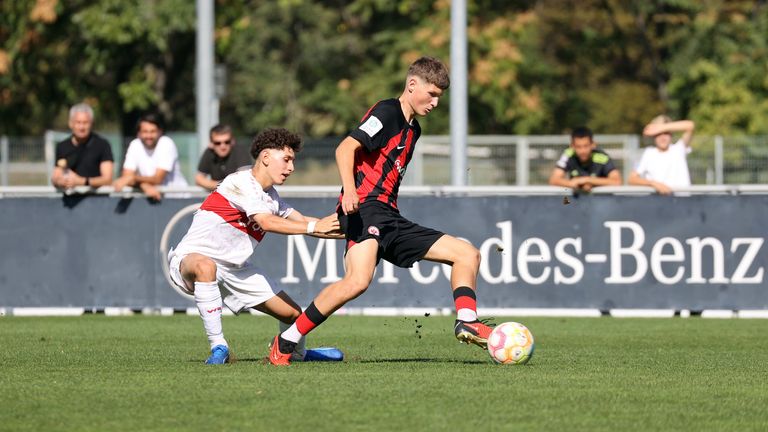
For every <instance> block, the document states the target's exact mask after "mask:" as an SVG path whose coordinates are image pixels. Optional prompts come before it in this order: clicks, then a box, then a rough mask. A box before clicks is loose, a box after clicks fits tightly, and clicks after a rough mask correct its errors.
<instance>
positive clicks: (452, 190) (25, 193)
mask: <svg viewBox="0 0 768 432" xmlns="http://www.w3.org/2000/svg"><path fill="white" fill-rule="evenodd" d="M159 189H160V191H161V192H162V193H164V194H165V197H166V198H171V199H172V198H202V197H205V196H207V195H208V191H206V190H205V189H203V188H200V187H197V186H189V187H183V188H170V187H160V188H159ZM278 191H279V192H280V195H281V196H283V197H337V196H338V195H339V191H340V187H339V186H282V187H279V188H278ZM673 192H674V195H678V196H690V195H765V194H768V185H762V184H761V185H752V184H742V185H712V186H708V185H706V186H705V185H699V186H690V187H686V188H675V189H674V190H673ZM655 193H656V192H655V190H654V189H653V188H650V187H646V186H602V187H597V188H594V189H593V190H592V194H593V195H653V194H655ZM82 194H92V195H109V196H111V197H119V198H142V197H144V196H145V195H144V194H143V193H141V192H138V191H137V190H133V189H130V188H128V189H125V190H123V191H120V192H115V190H114V189H113V188H112V187H111V186H102V187H100V188H98V189H93V188H89V187H86V186H78V187H76V188H74V189H72V190H69V191H60V190H58V189H56V188H54V187H53V186H0V199H2V198H14V197H48V198H57V197H62V196H64V195H82ZM572 194H573V191H572V190H571V189H568V188H563V187H559V186H403V187H401V188H400V195H401V196H457V195H459V196H535V195H544V196H562V195H572Z"/></svg>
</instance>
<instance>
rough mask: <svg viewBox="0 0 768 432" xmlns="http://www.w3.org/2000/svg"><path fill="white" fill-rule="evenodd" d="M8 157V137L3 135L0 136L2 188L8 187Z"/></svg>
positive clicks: (9, 164)
mask: <svg viewBox="0 0 768 432" xmlns="http://www.w3.org/2000/svg"><path fill="white" fill-rule="evenodd" d="M10 155H11V151H10V149H9V145H8V137H7V136H5V135H3V136H0V159H2V169H0V171H2V175H0V183H2V185H3V186H8V173H9V172H10V170H11V163H10Z"/></svg>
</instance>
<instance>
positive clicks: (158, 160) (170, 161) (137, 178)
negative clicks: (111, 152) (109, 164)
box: [113, 114, 187, 201]
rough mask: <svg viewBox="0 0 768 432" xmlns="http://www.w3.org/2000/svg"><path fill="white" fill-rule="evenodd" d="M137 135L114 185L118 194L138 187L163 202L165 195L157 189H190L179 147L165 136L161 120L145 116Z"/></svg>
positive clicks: (139, 125) (141, 119)
mask: <svg viewBox="0 0 768 432" xmlns="http://www.w3.org/2000/svg"><path fill="white" fill-rule="evenodd" d="M137 135H138V137H137V138H136V139H134V140H133V141H131V143H130V144H129V145H128V151H127V152H126V154H125V162H123V172H122V175H121V176H120V178H118V179H117V180H115V182H114V184H113V186H114V188H115V191H120V190H122V189H123V188H124V187H126V186H135V187H138V188H140V189H141V190H142V191H143V192H144V193H145V194H146V195H147V196H148V197H150V198H152V199H155V200H158V201H159V200H160V198H161V195H160V191H159V190H158V189H157V186H178V187H184V186H187V181H186V180H185V179H184V176H183V175H182V174H181V167H180V166H179V152H178V150H177V149H176V144H175V143H174V142H173V140H172V139H170V138H169V137H167V136H164V135H163V126H162V123H161V121H160V119H159V117H158V116H156V115H154V114H147V115H144V116H142V117H141V118H140V119H139V123H138V127H137Z"/></svg>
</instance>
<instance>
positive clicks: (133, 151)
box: [123, 138, 142, 171]
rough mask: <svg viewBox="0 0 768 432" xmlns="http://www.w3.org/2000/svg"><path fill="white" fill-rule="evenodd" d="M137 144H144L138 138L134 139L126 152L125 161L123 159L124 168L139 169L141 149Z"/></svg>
mask: <svg viewBox="0 0 768 432" xmlns="http://www.w3.org/2000/svg"><path fill="white" fill-rule="evenodd" d="M137 145H138V146H140V145H142V144H141V141H139V139H138V138H136V139H134V140H133V141H131V143H130V144H128V151H127V152H125V161H123V169H125V170H130V171H136V169H138V167H139V155H138V153H137V151H138V150H139V149H138V148H137V147H136V146H137Z"/></svg>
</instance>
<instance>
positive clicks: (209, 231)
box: [174, 170, 293, 267]
mask: <svg viewBox="0 0 768 432" xmlns="http://www.w3.org/2000/svg"><path fill="white" fill-rule="evenodd" d="M291 212H293V208H291V207H290V206H289V205H288V204H287V203H286V202H285V201H283V200H282V199H280V196H279V195H278V194H277V191H276V190H275V188H273V187H270V188H269V189H267V190H266V191H265V190H264V189H263V188H262V187H261V185H260V184H259V182H257V181H256V179H255V178H253V175H252V174H251V170H247V171H238V172H235V173H232V174H230V175H228V176H227V177H226V178H225V179H224V180H222V181H221V183H220V184H219V186H218V187H217V188H216V190H215V191H213V192H212V193H211V194H210V195H209V196H208V198H206V199H205V201H203V204H202V205H201V206H200V209H199V210H198V211H197V212H196V213H195V216H194V218H193V219H192V225H191V226H190V227H189V231H187V234H186V235H185V236H184V238H182V239H181V242H179V245H178V246H177V247H176V248H175V249H174V253H175V254H177V255H182V256H183V255H188V254H190V253H199V254H201V255H205V256H207V257H209V258H212V259H213V260H214V261H216V262H217V263H219V264H223V265H227V266H234V267H239V266H242V265H243V264H244V263H245V262H246V261H247V260H248V258H250V256H251V255H253V250H254V248H256V246H258V244H259V242H261V239H263V238H264V235H265V234H266V232H265V231H263V230H262V229H261V227H259V226H258V224H257V223H256V222H254V221H252V220H251V218H250V217H251V216H252V215H254V214H258V213H271V214H273V215H277V216H280V217H284V218H285V217H288V215H290V214H291Z"/></svg>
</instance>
